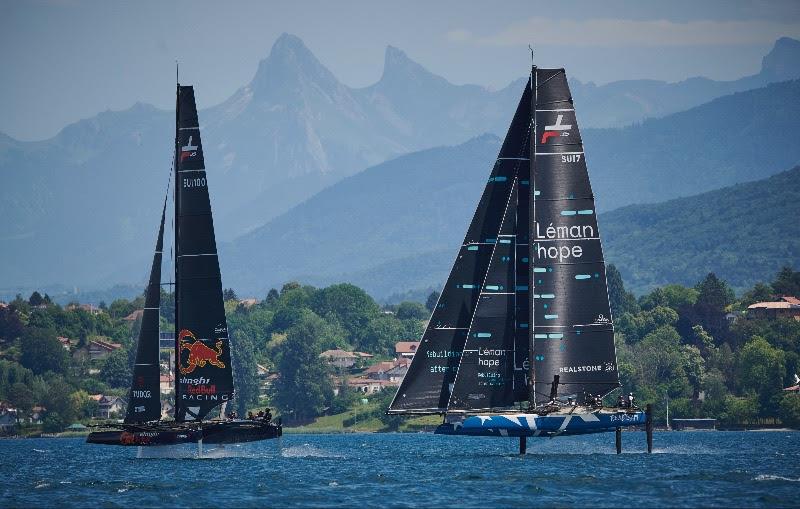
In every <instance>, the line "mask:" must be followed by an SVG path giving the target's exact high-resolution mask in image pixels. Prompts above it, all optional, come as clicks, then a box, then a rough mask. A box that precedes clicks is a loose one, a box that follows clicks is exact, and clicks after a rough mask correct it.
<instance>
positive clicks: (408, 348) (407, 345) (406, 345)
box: [394, 341, 419, 359]
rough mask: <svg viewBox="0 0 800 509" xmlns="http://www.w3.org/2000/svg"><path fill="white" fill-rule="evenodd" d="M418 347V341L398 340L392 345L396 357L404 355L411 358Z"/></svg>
mask: <svg viewBox="0 0 800 509" xmlns="http://www.w3.org/2000/svg"><path fill="white" fill-rule="evenodd" d="M417 348H419V341H398V342H397V343H395V345H394V351H395V353H396V354H397V356H398V357H405V358H407V359H411V358H413V357H414V354H415V353H417Z"/></svg>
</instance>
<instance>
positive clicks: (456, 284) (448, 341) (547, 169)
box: [389, 67, 619, 413]
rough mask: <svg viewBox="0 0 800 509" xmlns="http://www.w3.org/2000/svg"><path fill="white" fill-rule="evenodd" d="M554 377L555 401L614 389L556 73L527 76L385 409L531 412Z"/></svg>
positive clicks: (576, 147) (606, 316)
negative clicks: (520, 405)
mask: <svg viewBox="0 0 800 509" xmlns="http://www.w3.org/2000/svg"><path fill="white" fill-rule="evenodd" d="M531 82H533V85H534V86H533V89H532V88H531ZM532 127H535V129H532ZM532 146H533V147H535V149H534V150H533V154H532V153H531V152H532V151H531V147H532ZM465 289H467V290H469V292H466V291H465ZM531 358H532V359H533V382H534V387H535V395H531V387H530V386H529V381H530V380H529V372H530V371H531V370H530V366H531ZM554 375H559V377H560V386H559V394H560V395H576V396H579V397H583V396H585V395H587V394H590V393H591V394H593V395H594V394H606V393H607V392H609V391H610V390H612V389H614V388H616V387H618V386H619V378H618V374H617V367H616V353H615V350H614V330H613V326H612V323H611V313H610V311H609V304H608V293H607V287H606V278H605V264H604V261H603V251H602V248H601V246H600V237H599V231H598V228H597V218H596V214H595V206H594V196H593V194H592V189H591V186H590V184H589V175H588V172H587V170H586V160H585V157H584V154H583V144H582V143H581V137H580V131H579V130H578V124H577V121H576V120H575V110H574V108H573V105H572V97H571V95H570V92H569V87H568V85H567V79H566V76H565V73H564V70H563V69H539V68H536V67H534V68H533V69H532V72H531V81H529V82H528V85H527V86H526V88H525V91H524V93H523V95H522V98H521V100H520V103H519V105H518V106H517V111H516V113H515V115H514V120H513V121H512V123H511V127H510V128H509V131H508V134H507V135H506V139H505V141H504V142H503V147H502V149H501V151H500V155H499V156H498V159H497V162H496V163H495V166H494V168H493V170H492V173H491V175H490V177H489V183H488V184H487V187H486V189H485V191H484V193H483V196H482V197H481V201H480V203H479V204H478V208H477V210H476V211H475V216H474V217H473V220H472V223H471V225H470V228H469V231H468V232H467V236H466V238H465V239H464V243H463V245H462V246H461V250H460V251H459V255H458V258H457V259H456V262H455V264H454V265H453V269H452V271H451V272H450V277H449V278H448V280H447V283H446V284H445V287H444V289H443V290H442V296H441V297H440V299H439V303H438V304H437V307H436V309H435V310H434V312H433V316H432V317H431V321H430V323H429V324H428V328H427V329H426V331H425V333H424V335H423V337H422V341H421V344H420V346H419V348H418V349H417V353H416V354H415V355H414V360H413V361H412V364H411V366H410V368H409V371H408V373H407V374H406V377H405V378H404V379H403V382H402V384H401V386H400V389H399V390H398V392H397V395H396V396H395V399H394V401H393V402H392V405H391V406H390V409H389V411H390V412H393V413H402V412H408V413H415V412H418V413H428V412H430V413H434V412H435V413H442V412H447V411H451V412H452V411H456V412H458V411H463V412H467V411H476V410H486V411H491V410H495V409H497V410H500V409H503V408H507V407H510V406H513V405H514V404H515V403H517V402H520V401H533V402H534V404H537V405H539V404H542V403H546V402H547V401H548V400H549V399H550V395H551V394H550V393H551V384H552V382H553V378H554Z"/></svg>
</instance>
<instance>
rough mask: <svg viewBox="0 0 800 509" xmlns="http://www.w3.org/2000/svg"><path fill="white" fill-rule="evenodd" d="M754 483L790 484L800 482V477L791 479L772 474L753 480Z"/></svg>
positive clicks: (758, 476)
mask: <svg viewBox="0 0 800 509" xmlns="http://www.w3.org/2000/svg"><path fill="white" fill-rule="evenodd" d="M753 480H754V481H789V482H800V477H798V478H795V479H793V478H791V477H783V476H782V475H770V474H760V475H757V476H755V477H754V478H753Z"/></svg>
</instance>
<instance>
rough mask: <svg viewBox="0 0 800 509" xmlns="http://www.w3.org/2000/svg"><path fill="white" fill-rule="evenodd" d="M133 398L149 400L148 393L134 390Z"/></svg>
mask: <svg viewBox="0 0 800 509" xmlns="http://www.w3.org/2000/svg"><path fill="white" fill-rule="evenodd" d="M133 397H134V398H149V397H150V391H136V390H134V391H133Z"/></svg>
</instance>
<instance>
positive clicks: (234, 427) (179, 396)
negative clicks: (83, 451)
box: [87, 85, 282, 446]
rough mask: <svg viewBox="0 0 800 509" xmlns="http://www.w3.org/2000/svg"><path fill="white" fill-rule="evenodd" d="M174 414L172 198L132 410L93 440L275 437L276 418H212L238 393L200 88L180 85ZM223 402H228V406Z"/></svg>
mask: <svg viewBox="0 0 800 509" xmlns="http://www.w3.org/2000/svg"><path fill="white" fill-rule="evenodd" d="M174 170H175V171H174V173H175V180H174V199H175V330H176V331H177V334H176V335H175V336H176V337H175V355H174V357H175V366H174V373H175V419H174V420H171V421H166V420H161V399H160V383H159V380H160V366H159V307H160V297H161V261H162V250H163V246H164V220H165V212H166V201H165V204H164V209H163V210H162V212H161V224H160V226H159V230H158V239H157V241H156V251H155V254H154V256H153V265H152V268H151V271H150V280H149V283H148V286H147V292H146V297H145V307H144V313H143V315H142V327H141V330H140V332H139V341H138V345H137V350H136V362H135V365H134V369H133V380H132V383H131V389H130V391H129V393H128V401H129V403H128V409H127V413H126V415H125V420H124V421H123V423H121V424H114V425H109V426H108V427H112V428H114V430H113V431H97V432H93V433H91V434H90V435H89V437H88V438H87V442H89V443H96V444H108V445H137V446H141V445H167V444H178V443H191V442H200V441H202V442H204V443H211V444H215V443H236V442H249V441H255V440H264V439H267V438H275V437H278V436H280V435H281V433H282V428H281V426H280V424H275V423H272V422H271V421H270V420H265V419H260V420H235V419H210V420H209V419H206V417H207V416H208V415H209V413H210V412H211V411H212V410H213V409H214V408H216V407H219V406H220V405H224V404H227V402H228V401H229V400H230V399H231V398H232V396H233V394H234V386H233V376H232V370H231V343H230V339H229V337H228V326H227V322H226V319H225V309H224V306H223V300H222V281H221V276H220V269H219V261H218V259H217V245H216V240H215V237H214V223H213V219H212V216H211V202H210V200H209V194H208V186H207V179H206V170H205V164H204V160H203V146H202V142H201V140H200V128H199V123H198V118H197V108H196V105H195V99H194V89H193V88H192V87H191V86H181V85H178V88H177V101H176V124H175V160H174ZM223 408H224V407H223Z"/></svg>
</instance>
